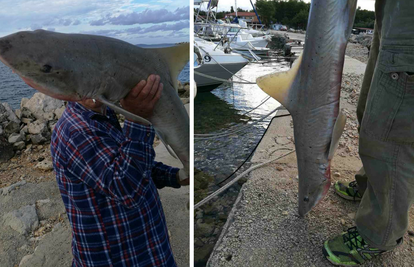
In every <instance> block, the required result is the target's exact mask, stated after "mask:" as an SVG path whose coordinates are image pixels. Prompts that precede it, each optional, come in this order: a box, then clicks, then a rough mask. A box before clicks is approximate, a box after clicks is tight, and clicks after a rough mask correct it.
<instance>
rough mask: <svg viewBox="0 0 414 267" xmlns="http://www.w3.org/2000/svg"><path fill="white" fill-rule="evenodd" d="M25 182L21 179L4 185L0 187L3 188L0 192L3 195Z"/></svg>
mask: <svg viewBox="0 0 414 267" xmlns="http://www.w3.org/2000/svg"><path fill="white" fill-rule="evenodd" d="M25 184H26V181H25V180H23V181H20V182H17V183H15V184H12V185H11V186H8V187H5V188H0V189H3V190H2V192H1V194H2V195H3V196H5V195H7V194H9V193H10V192H11V191H13V190H15V189H16V188H17V187H19V186H22V185H25Z"/></svg>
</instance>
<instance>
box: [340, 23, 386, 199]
mask: <svg viewBox="0 0 414 267" xmlns="http://www.w3.org/2000/svg"><path fill="white" fill-rule="evenodd" d="M381 19H382V17H379V16H378V15H377V20H381ZM380 31H381V30H380V29H379V27H378V25H377V23H375V26H374V35H373V37H372V44H371V52H370V54H369V58H368V63H367V67H366V69H365V73H364V79H363V81H362V86H361V91H360V93H359V99H358V105H357V119H358V132H359V130H360V127H361V123H362V118H363V116H364V112H365V106H366V103H367V98H368V93H369V89H370V88H371V82H372V77H373V76H374V70H375V66H376V64H377V58H378V53H379V45H380V34H381V33H380ZM367 180H368V177H367V175H366V174H365V171H364V167H362V168H361V169H360V170H359V171H358V173H357V174H355V181H356V182H355V181H354V182H351V183H344V182H341V181H339V182H336V183H335V185H334V188H335V192H336V193H337V194H338V195H339V196H341V197H342V198H345V199H348V200H355V201H357V200H358V201H359V200H361V198H362V196H363V195H364V192H365V190H366V188H367Z"/></svg>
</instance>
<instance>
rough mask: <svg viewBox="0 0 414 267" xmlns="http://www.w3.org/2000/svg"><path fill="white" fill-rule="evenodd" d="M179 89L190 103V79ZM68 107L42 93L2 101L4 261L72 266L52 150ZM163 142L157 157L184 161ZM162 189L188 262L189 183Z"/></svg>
mask: <svg viewBox="0 0 414 267" xmlns="http://www.w3.org/2000/svg"><path fill="white" fill-rule="evenodd" d="M179 93H180V97H181V99H182V101H183V103H188V102H189V98H188V97H189V85H188V84H184V85H180V88H179ZM64 109H65V103H64V102H63V101H60V100H56V99H53V98H50V97H48V96H46V95H43V94H41V93H36V94H35V95H34V96H33V97H32V98H30V99H22V101H21V105H20V108H19V109H17V110H13V109H12V108H11V107H10V105H9V104H7V103H0V267H14V266H19V267H56V266H62V267H66V266H68V267H69V266H71V262H72V252H71V228H70V225H69V221H68V218H67V215H66V211H65V208H64V205H63V202H62V198H61V196H60V192H59V189H58V187H57V183H56V180H55V174H54V172H53V166H52V161H51V155H50V137H51V133H52V131H53V128H54V126H55V125H56V122H57V120H58V119H59V118H60V117H61V116H62V113H63V111H64ZM122 120H123V119H122V116H120V121H121V122H122ZM158 143H159V142H157V143H156V144H158ZM156 144H155V145H156ZM155 145H154V146H155ZM161 146H163V145H162V144H161V145H159V146H158V147H156V153H157V158H156V160H157V159H159V158H162V160H161V161H170V163H166V164H171V165H175V166H177V164H178V165H179V162H178V163H177V162H175V161H174V159H172V157H170V156H169V154H168V152H167V151H166V150H165V149H159V148H160V147H161ZM170 158H171V159H170ZM160 195H161V199H162V202H163V203H164V210H165V213H166V217H167V224H168V227H169V231H170V238H171V242H172V246H173V251H174V253H175V258H176V261H177V263H178V264H179V266H187V265H188V260H189V251H188V238H189V236H188V229H189V227H188V224H187V225H186V222H188V216H189V215H188V208H187V203H188V188H186V187H184V188H182V189H179V190H169V189H166V190H164V189H163V190H160ZM170 203H173V204H170ZM181 217H182V218H181ZM186 218H187V219H186ZM185 233H187V235H186V234H185Z"/></svg>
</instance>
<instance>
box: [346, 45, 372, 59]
mask: <svg viewBox="0 0 414 267" xmlns="http://www.w3.org/2000/svg"><path fill="white" fill-rule="evenodd" d="M368 52H369V51H368V48H367V47H366V46H363V45H361V44H359V43H356V44H354V43H348V45H347V47H346V51H345V55H347V56H349V57H352V58H355V59H357V60H359V61H361V62H363V63H367V62H368Z"/></svg>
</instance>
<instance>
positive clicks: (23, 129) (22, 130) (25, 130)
mask: <svg viewBox="0 0 414 267" xmlns="http://www.w3.org/2000/svg"><path fill="white" fill-rule="evenodd" d="M28 133H29V128H27V125H25V126H24V127H23V128H22V129H21V130H20V134H22V135H26V134H28Z"/></svg>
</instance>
